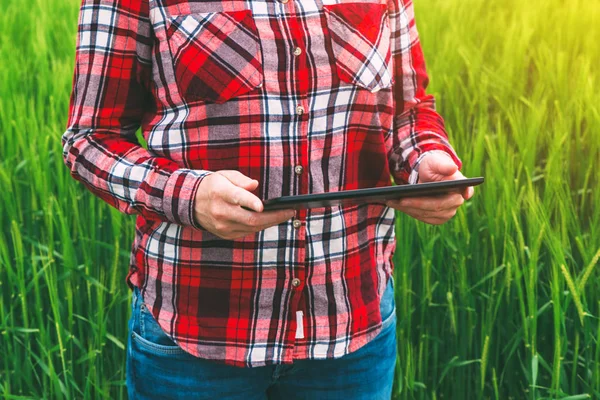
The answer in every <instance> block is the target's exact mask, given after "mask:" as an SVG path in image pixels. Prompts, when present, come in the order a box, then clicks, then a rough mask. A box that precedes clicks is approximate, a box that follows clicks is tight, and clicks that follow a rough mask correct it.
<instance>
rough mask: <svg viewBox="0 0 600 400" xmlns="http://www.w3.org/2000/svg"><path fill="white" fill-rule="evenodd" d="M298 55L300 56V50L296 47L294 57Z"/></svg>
mask: <svg viewBox="0 0 600 400" xmlns="http://www.w3.org/2000/svg"><path fill="white" fill-rule="evenodd" d="M300 54H302V49H301V48H300V47H296V48H295V49H294V55H295V56H299V55H300Z"/></svg>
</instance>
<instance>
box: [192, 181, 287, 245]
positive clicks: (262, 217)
mask: <svg viewBox="0 0 600 400" xmlns="http://www.w3.org/2000/svg"><path fill="white" fill-rule="evenodd" d="M257 186H258V181H257V180H256V179H250V178H249V177H247V176H246V175H244V174H242V173H241V172H239V171H235V170H221V171H217V172H214V173H212V174H210V175H208V176H206V177H204V178H203V179H202V182H201V183H200V186H199V188H198V191H197V192H196V198H195V201H194V218H195V219H196V221H197V222H198V223H199V224H200V225H202V227H203V228H204V229H206V230H207V231H209V232H212V233H214V234H215V235H217V236H219V237H222V238H223V239H229V240H233V239H238V238H241V237H244V236H247V235H250V234H252V233H255V232H259V231H262V230H264V229H267V228H268V227H270V226H273V225H278V224H280V223H282V222H284V221H287V220H289V219H290V218H292V217H293V216H294V215H295V211H294V210H292V209H288V210H276V211H266V212H263V203H262V201H261V200H260V199H259V198H258V197H256V196H255V195H253V194H252V193H250V191H252V190H254V189H256V187H257ZM241 206H245V207H248V208H250V209H252V210H254V211H248V210H245V209H243V208H242V207H241Z"/></svg>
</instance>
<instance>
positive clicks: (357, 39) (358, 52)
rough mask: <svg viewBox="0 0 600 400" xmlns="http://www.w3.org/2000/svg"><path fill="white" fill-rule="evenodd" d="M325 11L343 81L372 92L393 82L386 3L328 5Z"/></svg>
mask: <svg viewBox="0 0 600 400" xmlns="http://www.w3.org/2000/svg"><path fill="white" fill-rule="evenodd" d="M323 12H324V15H325V20H326V24H327V29H328V31H329V32H328V36H329V38H330V40H331V46H332V51H333V55H334V57H335V66H336V70H337V75H338V76H339V78H340V80H341V81H344V82H347V83H350V84H353V85H358V86H361V87H364V88H366V89H368V90H369V91H371V92H377V91H379V90H381V89H385V88H388V87H390V86H391V85H392V83H393V74H392V72H391V67H390V60H391V49H390V25H389V17H388V11H387V7H386V5H385V4H377V3H360V2H353V3H340V4H325V5H323Z"/></svg>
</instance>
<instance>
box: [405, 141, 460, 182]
mask: <svg viewBox="0 0 600 400" xmlns="http://www.w3.org/2000/svg"><path fill="white" fill-rule="evenodd" d="M449 150H450V151H447V150H442V149H434V150H428V151H426V152H424V153H422V154H421V155H420V156H419V157H418V158H417V159H416V161H415V163H414V165H413V166H412V168H411V173H410V175H409V176H408V183H409V184H411V185H412V184H415V183H418V181H419V165H420V164H421V161H422V160H423V158H424V157H425V156H426V155H428V154H431V153H442V154H445V155H447V156H448V157H450V159H452V161H453V162H454V163H455V164H456V165H457V166H458V169H459V170H460V169H461V168H462V161H461V160H460V158H458V156H457V155H456V152H455V151H454V150H453V149H449Z"/></svg>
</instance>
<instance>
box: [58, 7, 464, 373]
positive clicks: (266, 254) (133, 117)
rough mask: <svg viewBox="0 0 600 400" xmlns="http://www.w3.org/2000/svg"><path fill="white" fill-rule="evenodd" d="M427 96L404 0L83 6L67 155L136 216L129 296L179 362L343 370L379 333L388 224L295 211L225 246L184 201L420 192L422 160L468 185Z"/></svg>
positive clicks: (360, 216)
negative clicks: (181, 354) (211, 177)
mask: <svg viewBox="0 0 600 400" xmlns="http://www.w3.org/2000/svg"><path fill="white" fill-rule="evenodd" d="M427 83H428V78H427V74H426V70H425V64H424V60H423V53H422V49H421V45H420V43H419V38H418V34H417V29H416V27H415V21H414V15H413V4H412V2H411V0H404V1H403V0H360V1H348V0H323V1H322V0H302V1H298V0H247V1H241V0H230V1H219V0H215V1H191V0H190V1H187V0H84V1H83V5H82V8H81V13H80V19H79V32H78V37H77V51H76V65H75V74H74V81H73V92H72V96H71V105H70V115H69V121H68V126H67V130H66V132H65V133H64V135H63V138H62V139H63V146H64V154H63V155H64V159H65V163H66V165H67V166H68V167H69V169H70V171H71V174H72V175H73V177H74V178H75V179H77V180H79V181H81V182H83V183H84V184H85V185H86V186H87V187H88V188H89V189H90V190H91V191H92V192H93V193H95V194H96V195H97V196H99V197H100V198H102V199H103V200H105V201H106V202H108V203H109V204H111V205H113V206H114V207H117V208H118V209H119V210H121V211H122V212H124V213H127V214H137V221H136V236H135V240H134V243H133V248H132V255H131V262H130V269H129V274H128V276H127V282H128V284H129V285H130V286H133V285H135V286H138V287H140V289H141V291H142V295H143V297H144V300H145V303H146V305H147V306H148V309H149V310H150V311H151V312H152V314H153V315H154V317H155V318H156V319H157V321H158V322H159V324H160V326H161V327H162V328H163V329H164V331H165V332H166V333H167V334H168V335H169V336H170V337H172V338H173V340H174V341H175V342H176V343H177V344H179V345H180V346H181V347H182V348H183V349H184V350H186V351H187V352H189V353H191V354H193V355H195V356H198V357H202V358H207V359H213V360H216V361H218V362H221V363H225V364H230V365H236V366H246V367H252V366H262V365H270V364H281V363H292V362H293V361H294V360H295V359H303V358H312V359H321V358H332V357H335V358H337V357H340V356H343V355H345V354H347V353H349V352H352V351H355V350H357V349H358V348H360V347H361V346H363V345H365V344H366V343H367V342H368V341H369V340H370V339H372V338H373V337H375V336H376V335H377V334H378V333H379V331H380V330H381V315H380V311H379V303H380V298H381V295H382V294H383V292H384V289H385V287H386V283H387V280H388V279H389V277H390V276H391V274H392V273H393V261H392V255H393V253H394V250H395V234H394V219H395V214H394V210H393V209H392V208H389V207H387V206H385V205H383V204H370V205H353V206H344V207H327V208H317V209H311V210H302V211H297V212H296V216H295V218H294V219H293V220H290V221H287V222H285V223H282V224H279V225H278V226H273V227H270V228H268V229H265V230H263V231H261V232H258V233H255V234H252V235H249V236H246V237H244V238H241V239H237V240H225V239H222V238H220V237H219V236H217V235H215V234H213V233H211V232H209V231H208V230H206V229H204V228H203V227H202V226H200V225H199V224H198V222H197V221H195V219H194V216H193V203H194V196H195V194H196V192H197V190H198V188H199V185H200V182H201V181H202V179H203V178H204V177H205V176H207V174H210V173H212V172H214V171H218V170H224V169H232V170H238V171H240V172H242V173H243V174H245V175H247V176H249V177H250V178H254V179H257V180H258V181H259V186H258V188H257V189H256V191H255V192H254V193H255V194H256V195H257V196H258V197H259V198H261V199H269V198H274V197H278V196H287V195H298V194H306V193H322V192H333V191H339V190H349V189H359V188H369V187H376V186H389V185H391V184H392V179H391V178H392V177H393V179H394V181H395V183H397V184H407V183H409V184H410V183H414V182H416V181H417V171H418V168H417V167H418V165H419V162H420V160H421V159H422V157H423V156H424V154H425V153H426V152H429V151H441V152H443V153H445V154H448V155H449V156H450V157H452V159H453V160H454V162H455V163H456V164H457V165H458V166H459V168H460V167H461V166H462V164H461V161H460V159H459V158H458V157H457V155H456V153H455V151H454V149H453V148H452V147H451V145H450V144H449V142H448V137H447V134H446V132H445V129H444V122H443V119H442V118H441V117H440V116H439V115H438V114H437V113H436V111H435V105H434V99H433V98H432V97H431V96H430V95H427V94H426V93H425V88H426V86H427ZM140 127H141V128H142V130H141V131H142V134H143V136H144V138H145V140H146V142H147V146H146V145H142V144H140V143H139V141H138V140H137V138H136V131H137V130H138V128H140Z"/></svg>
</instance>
